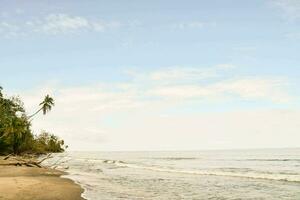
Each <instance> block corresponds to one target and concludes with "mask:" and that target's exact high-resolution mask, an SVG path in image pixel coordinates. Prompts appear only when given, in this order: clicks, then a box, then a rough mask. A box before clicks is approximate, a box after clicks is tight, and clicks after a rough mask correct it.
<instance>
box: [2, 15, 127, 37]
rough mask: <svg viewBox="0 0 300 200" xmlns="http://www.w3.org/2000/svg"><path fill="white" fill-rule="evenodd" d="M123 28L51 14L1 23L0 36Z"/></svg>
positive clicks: (102, 21)
mask: <svg viewBox="0 0 300 200" xmlns="http://www.w3.org/2000/svg"><path fill="white" fill-rule="evenodd" d="M121 26H122V24H121V22H118V21H105V20H101V19H88V18H86V17H82V16H73V15H68V14H62V13H60V14H49V15H46V16H44V17H40V18H36V19H31V20H21V21H13V22H12V21H11V22H8V21H2V22H1V21H0V34H2V35H4V36H7V37H9V36H10V37H12V36H14V37H15V36H22V35H23V36H24V35H30V34H33V33H42V34H48V35H57V34H74V33H81V32H87V31H89V32H103V31H107V30H113V29H118V28H120V27H121Z"/></svg>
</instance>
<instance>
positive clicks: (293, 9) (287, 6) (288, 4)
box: [271, 0, 300, 20]
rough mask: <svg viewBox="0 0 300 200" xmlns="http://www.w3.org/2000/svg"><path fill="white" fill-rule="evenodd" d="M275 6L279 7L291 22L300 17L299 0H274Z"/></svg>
mask: <svg viewBox="0 0 300 200" xmlns="http://www.w3.org/2000/svg"><path fill="white" fill-rule="evenodd" d="M271 2H272V3H273V4H274V5H275V6H277V7H279V8H280V9H281V10H282V11H283V12H284V14H285V16H286V17H288V18H289V19H291V20H295V19H298V18H299V17H300V1H299V0H272V1H271Z"/></svg>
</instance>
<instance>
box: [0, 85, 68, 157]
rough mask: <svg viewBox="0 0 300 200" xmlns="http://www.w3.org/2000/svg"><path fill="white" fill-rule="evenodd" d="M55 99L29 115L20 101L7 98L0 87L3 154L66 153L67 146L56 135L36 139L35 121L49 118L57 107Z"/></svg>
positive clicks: (0, 135)
mask: <svg viewBox="0 0 300 200" xmlns="http://www.w3.org/2000/svg"><path fill="white" fill-rule="evenodd" d="M54 105H55V104H54V99H53V98H52V97H50V96H49V95H46V96H45V98H44V100H43V101H42V102H41V103H40V104H39V106H40V107H39V109H38V110H37V111H36V112H35V113H33V114H32V115H27V113H26V111H25V108H24V104H23V102H22V101H21V99H20V98H19V97H16V96H14V97H8V96H6V95H4V94H3V89H2V87H0V154H1V155H8V154H15V155H20V154H45V153H51V152H63V151H64V150H65V148H67V146H65V144H64V141H63V140H61V139H60V138H59V137H57V136H55V135H54V134H51V133H48V132H46V131H42V132H41V133H40V134H38V135H36V134H34V132H33V131H32V129H31V125H32V122H33V119H34V117H36V116H37V114H38V113H40V112H42V113H43V114H44V115H46V114H47V113H48V112H49V111H51V109H52V107H53V106H54Z"/></svg>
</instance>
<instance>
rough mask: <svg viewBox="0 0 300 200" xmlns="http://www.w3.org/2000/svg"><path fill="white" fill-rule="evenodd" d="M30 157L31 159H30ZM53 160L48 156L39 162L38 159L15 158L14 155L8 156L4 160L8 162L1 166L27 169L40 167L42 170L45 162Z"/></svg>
mask: <svg viewBox="0 0 300 200" xmlns="http://www.w3.org/2000/svg"><path fill="white" fill-rule="evenodd" d="M28 157H29V158H28ZM49 158H52V156H51V154H48V155H47V156H46V157H45V158H43V159H42V160H37V159H36V158H33V157H32V156H27V158H26V156H23V157H21V156H13V155H8V156H6V157H5V158H3V160H6V161H5V162H0V166H1V165H2V166H3V165H4V166H8V165H10V166H11V165H13V166H26V167H38V168H42V165H41V163H42V162H44V161H45V160H47V159H49Z"/></svg>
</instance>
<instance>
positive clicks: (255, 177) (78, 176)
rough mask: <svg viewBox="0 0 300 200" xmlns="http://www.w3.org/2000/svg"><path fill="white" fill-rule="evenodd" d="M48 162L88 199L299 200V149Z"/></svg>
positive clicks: (81, 155)
mask: <svg viewBox="0 0 300 200" xmlns="http://www.w3.org/2000/svg"><path fill="white" fill-rule="evenodd" d="M46 165H58V166H59V167H58V169H63V170H65V171H66V172H68V173H69V175H67V176H65V177H66V178H70V179H72V180H74V181H75V182H76V183H78V184H80V185H81V186H82V187H83V188H84V189H85V191H84V193H83V197H84V198H86V199H89V200H117V199H118V200H119V199H122V200H124V199H129V200H140V199H143V200H160V199H162V200H164V199H166V200H169V199H170V200H177V199H178V200H179V199H186V200H190V199H191V200H192V199H195V200H202V199H203V200H207V199H209V200H242V199H247V200H250V199H251V200H277V199H278V200H285V199H288V200H300V149H265V150H262V149H261V150H222V151H221V150H215V151H182V152H176V151H170V152H66V153H63V154H55V155H54V158H52V159H50V160H48V161H47V162H46Z"/></svg>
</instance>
